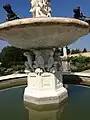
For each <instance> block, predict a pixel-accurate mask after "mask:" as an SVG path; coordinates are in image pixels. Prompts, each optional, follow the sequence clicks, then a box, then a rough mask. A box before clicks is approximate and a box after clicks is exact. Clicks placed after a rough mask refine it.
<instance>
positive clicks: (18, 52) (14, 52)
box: [0, 46, 26, 68]
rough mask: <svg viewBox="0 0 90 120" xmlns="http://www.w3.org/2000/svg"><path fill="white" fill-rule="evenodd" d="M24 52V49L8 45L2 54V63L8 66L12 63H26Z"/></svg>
mask: <svg viewBox="0 0 90 120" xmlns="http://www.w3.org/2000/svg"><path fill="white" fill-rule="evenodd" d="M23 52H24V50H22V49H19V48H15V47H13V46H8V47H5V48H3V50H2V52H1V54H0V58H1V62H2V65H3V66H4V67H6V68H8V67H10V66H11V65H17V64H22V63H24V61H25V59H26V58H25V57H24V55H23ZM21 61H22V63H21Z"/></svg>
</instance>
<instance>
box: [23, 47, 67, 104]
mask: <svg viewBox="0 0 90 120" xmlns="http://www.w3.org/2000/svg"><path fill="white" fill-rule="evenodd" d="M33 53H34V55H35V60H34V61H32V57H31V54H30V53H25V56H27V59H28V62H27V63H28V66H29V67H28V69H29V68H30V72H29V74H28V78H27V80H28V82H27V83H28V85H27V87H26V88H25V92H24V101H26V102H29V103H33V104H36V105H43V104H44V105H45V104H55V103H60V102H62V101H63V100H65V99H66V98H67V97H68V95H67V90H66V89H65V88H64V87H63V83H62V74H61V71H60V67H61V61H60V60H59V52H57V53H55V51H54V50H52V49H50V50H34V51H33Z"/></svg>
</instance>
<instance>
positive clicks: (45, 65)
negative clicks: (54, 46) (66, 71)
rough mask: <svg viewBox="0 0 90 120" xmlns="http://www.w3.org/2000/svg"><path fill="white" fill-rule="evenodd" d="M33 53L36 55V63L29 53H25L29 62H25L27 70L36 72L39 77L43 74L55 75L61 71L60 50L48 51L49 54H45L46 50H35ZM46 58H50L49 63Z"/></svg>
mask: <svg viewBox="0 0 90 120" xmlns="http://www.w3.org/2000/svg"><path fill="white" fill-rule="evenodd" d="M43 51H44V52H43ZM33 52H34V55H35V60H34V61H33V59H32V56H31V54H30V53H29V52H26V53H24V55H25V56H26V57H27V61H26V62H25V66H26V69H27V70H29V71H30V72H35V73H36V74H37V75H38V74H39V75H41V74H42V73H43V72H51V73H55V72H57V71H61V66H62V61H61V58H60V50H58V51H53V50H48V54H45V50H41V51H40V50H34V51H33ZM46 52H47V51H46ZM45 58H48V60H47V62H46V61H45Z"/></svg>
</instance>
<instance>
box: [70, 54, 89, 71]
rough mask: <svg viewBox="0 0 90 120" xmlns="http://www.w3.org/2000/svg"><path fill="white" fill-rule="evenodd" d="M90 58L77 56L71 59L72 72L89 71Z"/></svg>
mask: <svg viewBox="0 0 90 120" xmlns="http://www.w3.org/2000/svg"><path fill="white" fill-rule="evenodd" d="M89 64H90V57H86V56H81V55H80V56H75V57H71V66H73V67H71V70H72V71H78V72H80V71H83V70H87V69H90V65H89Z"/></svg>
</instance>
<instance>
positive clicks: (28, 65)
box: [24, 52, 34, 72]
mask: <svg viewBox="0 0 90 120" xmlns="http://www.w3.org/2000/svg"><path fill="white" fill-rule="evenodd" d="M24 56H26V57H27V61H26V62H25V66H26V70H30V71H32V72H33V71H34V69H33V65H32V64H33V61H32V56H31V54H30V53H29V52H25V53H24Z"/></svg>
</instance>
